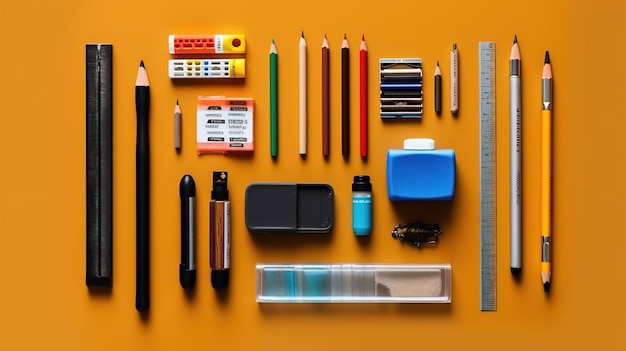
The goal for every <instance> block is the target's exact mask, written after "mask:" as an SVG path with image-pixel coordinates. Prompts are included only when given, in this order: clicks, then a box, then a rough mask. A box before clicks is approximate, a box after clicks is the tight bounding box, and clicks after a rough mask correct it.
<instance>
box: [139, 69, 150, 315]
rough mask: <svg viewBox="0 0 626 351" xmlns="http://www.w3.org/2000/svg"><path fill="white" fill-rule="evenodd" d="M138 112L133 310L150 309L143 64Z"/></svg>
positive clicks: (146, 105)
mask: <svg viewBox="0 0 626 351" xmlns="http://www.w3.org/2000/svg"><path fill="white" fill-rule="evenodd" d="M135 106H136V109H137V184H136V186H137V203H136V206H137V295H136V299H135V308H137V311H146V310H147V309H149V308H150V173H149V172H150V143H149V139H148V117H149V115H150V82H149V81H148V75H147V73H146V68H145V67H144V64H143V61H141V63H140V64H139V71H138V72H137V83H136V84H135Z"/></svg>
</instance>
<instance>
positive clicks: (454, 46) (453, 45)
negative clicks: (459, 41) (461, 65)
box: [452, 42, 456, 50]
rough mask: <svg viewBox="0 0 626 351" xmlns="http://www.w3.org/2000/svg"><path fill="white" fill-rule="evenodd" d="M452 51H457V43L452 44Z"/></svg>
mask: <svg viewBox="0 0 626 351" xmlns="http://www.w3.org/2000/svg"><path fill="white" fill-rule="evenodd" d="M452 50H456V42H454V43H452Z"/></svg>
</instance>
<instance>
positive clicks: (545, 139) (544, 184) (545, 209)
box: [541, 51, 552, 292]
mask: <svg viewBox="0 0 626 351" xmlns="http://www.w3.org/2000/svg"><path fill="white" fill-rule="evenodd" d="M541 81H542V89H541V91H542V94H541V95H542V110H541V282H542V283H543V290H544V291H545V292H550V280H551V278H552V257H551V249H552V247H551V246H552V218H551V216H552V211H551V193H552V67H551V65H550V54H549V52H547V51H546V57H545V60H544V64H543V73H542V75H541Z"/></svg>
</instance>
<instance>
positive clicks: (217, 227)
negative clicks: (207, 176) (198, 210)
mask: <svg viewBox="0 0 626 351" xmlns="http://www.w3.org/2000/svg"><path fill="white" fill-rule="evenodd" d="M229 204H230V203H229V202H227V201H215V200H211V203H210V205H209V212H210V213H209V215H210V224H209V227H210V228H209V236H210V238H209V240H210V248H211V249H210V250H211V252H210V267H211V269H213V270H223V269H228V268H229V259H230V257H229V256H230V255H229V250H230V244H229V236H230V230H229V222H228V216H229V211H228V206H229Z"/></svg>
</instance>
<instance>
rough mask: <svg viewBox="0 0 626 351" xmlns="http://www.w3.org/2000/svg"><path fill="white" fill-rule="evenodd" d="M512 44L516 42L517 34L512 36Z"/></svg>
mask: <svg viewBox="0 0 626 351" xmlns="http://www.w3.org/2000/svg"><path fill="white" fill-rule="evenodd" d="M513 44H517V34H515V36H514V37H513Z"/></svg>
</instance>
